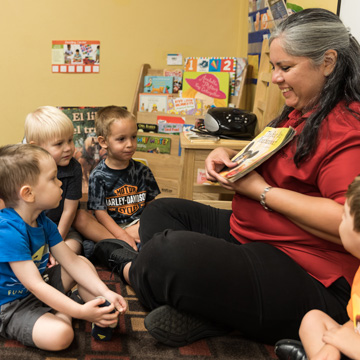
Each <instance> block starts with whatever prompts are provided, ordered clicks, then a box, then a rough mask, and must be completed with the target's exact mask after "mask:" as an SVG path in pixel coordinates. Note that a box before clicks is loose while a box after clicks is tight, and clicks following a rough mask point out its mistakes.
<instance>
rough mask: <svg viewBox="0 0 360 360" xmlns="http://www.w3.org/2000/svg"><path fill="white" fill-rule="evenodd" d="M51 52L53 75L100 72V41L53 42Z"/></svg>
mask: <svg viewBox="0 0 360 360" xmlns="http://www.w3.org/2000/svg"><path fill="white" fill-rule="evenodd" d="M51 50H52V54H51V55H52V56H51V59H52V61H51V70H52V72H53V73H72V74H86V73H88V74H90V73H98V72H99V71H100V41H97V40H91V41H89V40H54V41H53V42H52V48H51Z"/></svg>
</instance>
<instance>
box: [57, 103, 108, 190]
mask: <svg viewBox="0 0 360 360" xmlns="http://www.w3.org/2000/svg"><path fill="white" fill-rule="evenodd" d="M59 109H60V110H62V111H63V112H64V113H65V115H67V116H68V117H69V119H70V120H71V121H72V122H73V124H74V144H75V153H74V157H75V159H77V160H78V161H79V163H80V164H81V168H82V172H83V182H82V192H83V193H87V192H88V186H89V175H90V173H91V171H92V170H93V169H94V168H95V166H96V165H97V164H98V163H99V161H100V159H103V158H104V157H105V156H106V152H105V151H103V150H102V149H101V147H100V145H99V143H98V140H97V136H96V133H95V115H96V113H97V111H99V110H100V109H101V107H91V106H88V107H74V106H61V107H59Z"/></svg>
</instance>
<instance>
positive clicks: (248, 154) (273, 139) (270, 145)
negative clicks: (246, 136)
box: [219, 126, 296, 182]
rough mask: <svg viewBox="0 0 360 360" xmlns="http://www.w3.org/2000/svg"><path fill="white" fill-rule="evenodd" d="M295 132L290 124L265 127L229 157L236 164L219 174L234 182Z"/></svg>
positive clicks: (287, 141) (270, 154) (284, 143)
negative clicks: (280, 126) (282, 126)
mask: <svg viewBox="0 0 360 360" xmlns="http://www.w3.org/2000/svg"><path fill="white" fill-rule="evenodd" d="M295 134H296V131H295V129H294V128H292V127H291V126H290V127H288V128H272V127H266V128H265V129H264V130H263V131H262V132H261V133H260V134H259V135H258V136H256V137H255V138H254V139H253V140H252V141H251V142H250V143H249V144H248V145H247V146H246V147H245V148H243V149H242V150H240V151H239V152H238V153H237V154H236V155H235V156H234V157H233V158H232V159H231V161H233V162H236V163H237V164H238V165H237V166H235V167H233V168H226V169H224V170H223V171H221V172H220V173H219V175H221V176H222V177H224V178H225V179H226V180H229V181H230V182H235V181H236V180H238V179H240V178H242V177H243V176H245V175H246V174H248V173H249V172H251V171H252V170H254V169H255V168H256V167H258V166H259V165H260V164H262V163H263V162H264V161H266V160H267V159H268V158H269V157H271V156H272V155H273V154H275V153H276V152H277V151H279V150H280V149H281V148H282V147H284V146H285V145H286V144H288V143H289V142H290V141H291V140H292V139H293V138H294V136H295Z"/></svg>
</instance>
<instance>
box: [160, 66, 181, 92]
mask: <svg viewBox="0 0 360 360" xmlns="http://www.w3.org/2000/svg"><path fill="white" fill-rule="evenodd" d="M164 76H172V77H173V79H174V80H173V93H174V94H177V93H178V92H179V90H181V89H182V78H183V71H182V69H174V70H171V69H164Z"/></svg>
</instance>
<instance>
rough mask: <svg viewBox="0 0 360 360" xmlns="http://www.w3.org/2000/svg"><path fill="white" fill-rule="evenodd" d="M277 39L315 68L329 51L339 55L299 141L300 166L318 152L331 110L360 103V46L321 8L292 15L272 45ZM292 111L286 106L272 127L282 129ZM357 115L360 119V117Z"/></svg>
mask: <svg viewBox="0 0 360 360" xmlns="http://www.w3.org/2000/svg"><path fill="white" fill-rule="evenodd" d="M275 39H278V40H279V42H280V45H281V46H282V47H283V49H284V51H285V52H287V53H288V54H289V55H291V56H301V57H307V58H309V59H310V60H312V62H313V64H314V66H317V65H320V64H321V63H322V62H323V61H324V56H325V53H326V52H327V51H328V50H335V51H336V52H337V58H336V64H335V67H334V69H333V71H332V72H331V74H330V75H329V76H328V77H327V79H326V82H325V84H324V87H323V89H322V91H321V93H320V94H319V96H318V101H317V103H316V104H315V111H314V112H313V113H312V114H311V115H310V117H309V118H308V120H307V121H306V124H305V126H304V129H303V131H302V133H301V134H300V135H299V136H298V138H297V148H296V153H295V157H294V162H295V164H296V165H297V166H299V163H300V162H301V161H302V160H303V159H305V158H306V157H307V156H309V155H310V154H311V153H312V152H313V151H314V150H315V149H316V147H317V135H318V130H319V128H320V125H321V123H322V121H323V120H324V119H325V118H326V117H327V115H328V114H329V113H330V111H331V110H332V109H333V108H334V107H335V106H336V105H337V104H338V103H339V102H340V101H341V100H345V105H346V106H348V105H349V104H350V103H351V102H353V101H360V46H359V43H358V42H357V41H356V39H355V38H354V37H353V36H352V35H351V34H350V32H349V30H348V29H347V28H346V27H345V25H344V24H343V23H342V22H341V20H340V19H339V17H338V16H337V15H335V14H334V13H332V12H330V11H328V10H325V9H317V8H313V9H305V10H303V11H300V12H298V13H295V14H293V15H290V16H289V17H288V18H287V19H285V20H284V21H283V22H282V23H280V24H279V25H278V26H277V27H276V29H274V30H273V32H272V34H271V37H270V45H271V42H272V41H274V40H275ZM292 110H293V108H289V107H288V106H285V107H284V110H283V112H282V113H281V115H280V116H279V117H278V118H277V119H275V120H274V121H272V122H271V123H270V126H275V127H276V126H281V123H282V122H283V121H284V120H285V119H286V118H287V116H288V115H289V113H290V112H291V111H292ZM349 111H350V112H352V110H351V109H349ZM352 113H353V112H352ZM353 115H354V116H356V117H358V118H359V114H354V113H353Z"/></svg>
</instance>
